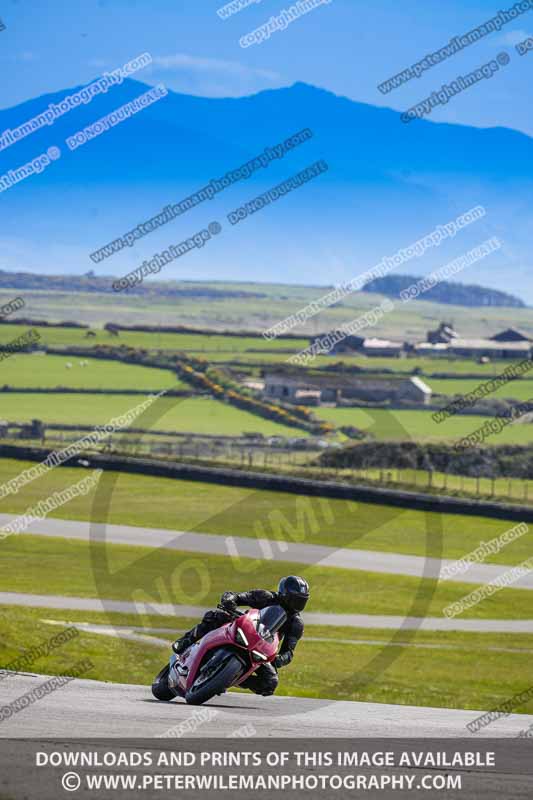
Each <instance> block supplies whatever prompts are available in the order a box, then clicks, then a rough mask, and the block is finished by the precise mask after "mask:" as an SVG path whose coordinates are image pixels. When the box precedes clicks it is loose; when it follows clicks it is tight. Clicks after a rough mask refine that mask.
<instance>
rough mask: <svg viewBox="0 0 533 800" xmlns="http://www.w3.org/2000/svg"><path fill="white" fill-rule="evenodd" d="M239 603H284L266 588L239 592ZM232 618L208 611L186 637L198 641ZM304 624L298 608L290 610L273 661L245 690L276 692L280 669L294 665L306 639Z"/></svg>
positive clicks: (256, 605) (253, 605) (247, 682)
mask: <svg viewBox="0 0 533 800" xmlns="http://www.w3.org/2000/svg"><path fill="white" fill-rule="evenodd" d="M235 603H236V604H237V605H238V606H249V607H250V608H266V607H267V606H275V605H282V603H281V602H280V599H279V595H278V593H277V592H269V591H267V590H266V589H251V590H250V591H249V592H236V593H235ZM227 621H228V616H227V614H225V613H224V612H223V611H220V610H219V609H216V610H214V611H207V612H206V613H205V614H204V617H203V619H202V621H201V622H199V623H198V625H196V626H195V627H194V628H193V629H192V630H191V631H189V632H188V633H187V634H185V635H186V636H189V637H191V638H192V639H194V640H195V641H197V640H198V639H200V638H201V637H202V636H205V635H206V633H209V631H213V630H215V629H216V628H220V626H221V625H225V624H226V623H227ZM303 632H304V624H303V620H302V618H301V616H300V614H299V613H298V612H297V611H287V620H286V622H285V623H284V624H283V625H282V627H281V628H280V630H279V631H278V634H279V637H280V639H281V646H280V649H279V652H278V655H277V656H276V658H275V660H274V662H273V663H272V664H262V665H261V666H260V667H258V668H257V669H256V671H255V672H254V673H253V674H252V675H250V677H249V678H247V679H246V680H245V681H244V682H243V683H241V684H240V685H241V686H242V687H243V689H250V690H251V691H252V692H255V693H256V694H261V695H264V696H265V697H266V696H268V695H271V694H274V692H275V691H276V689H277V686H278V681H279V678H278V672H277V669H276V668H279V667H285V666H287V664H290V662H291V661H292V657H293V655H294V649H295V647H296V645H297V644H298V641H299V640H300V639H301V638H302V634H303Z"/></svg>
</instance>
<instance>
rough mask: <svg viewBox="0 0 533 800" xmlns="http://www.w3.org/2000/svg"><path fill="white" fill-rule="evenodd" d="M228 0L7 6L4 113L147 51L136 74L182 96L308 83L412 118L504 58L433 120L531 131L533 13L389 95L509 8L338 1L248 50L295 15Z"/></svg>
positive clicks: (268, 0) (426, 1)
mask: <svg viewBox="0 0 533 800" xmlns="http://www.w3.org/2000/svg"><path fill="white" fill-rule="evenodd" d="M221 5H223V2H222V0H83V2H77V3H76V2H71V0H69V1H68V2H67V0H7V1H6V2H4V3H3V4H2V6H1V9H0V18H1V19H2V21H3V23H4V24H5V26H6V30H4V31H2V32H0V66H1V68H2V73H3V75H4V76H6V75H7V76H8V77H9V80H8V81H6V80H4V81H3V87H2V93H1V101H0V107H1V108H8V107H11V106H13V105H16V104H18V103H20V102H22V101H24V100H28V99H30V98H35V97H38V96H40V95H42V94H45V93H47V92H51V91H58V90H62V89H66V88H68V87H71V86H75V85H79V84H81V83H87V82H89V81H90V80H92V79H93V78H95V77H96V76H97V75H98V74H100V73H101V72H102V71H104V70H106V69H107V70H109V69H113V68H116V67H119V66H120V65H122V64H123V63H125V62H127V61H129V60H130V59H132V58H133V57H134V56H136V55H137V54H139V53H141V52H144V51H148V52H150V53H151V54H152V56H153V57H154V66H152V67H150V68H147V69H145V70H144V71H143V72H142V73H138V74H137V75H136V77H137V79H139V80H144V81H146V82H147V83H150V84H156V83H158V82H160V81H163V82H164V83H165V84H166V85H167V86H168V87H169V88H172V89H174V90H175V91H179V92H183V93H188V94H196V95H203V96H208V97H236V96H241V95H246V94H251V93H254V92H257V91H260V90H262V89H266V88H274V87H279V86H286V85H290V84H292V83H294V82H296V81H304V82H306V83H310V84H313V85H315V86H319V87H322V88H325V89H328V90H330V91H332V92H335V93H336V94H340V95H345V96H347V97H349V98H350V99H352V100H357V101H361V102H365V103H370V104H373V105H379V106H389V107H392V108H395V109H398V110H402V111H403V110H405V109H406V108H408V107H410V106H411V105H413V104H414V103H417V102H419V101H420V100H422V99H424V98H425V97H427V96H428V95H429V94H431V92H432V91H434V90H438V89H440V87H441V85H442V84H443V83H444V82H449V81H451V80H453V79H454V78H455V77H456V76H457V75H458V74H464V73H465V72H468V71H470V70H473V69H475V68H477V67H478V66H480V65H481V64H484V63H486V62H487V61H489V60H491V59H493V58H495V57H496V55H497V54H498V53H501V52H502V51H505V52H508V53H509V54H510V55H511V63H510V64H509V66H507V67H506V68H505V69H504V70H501V71H500V72H498V74H496V75H495V76H494V77H493V78H492V79H491V80H490V81H483V82H481V83H480V84H479V85H478V86H476V87H475V88H474V89H471V90H469V91H468V92H464V93H463V95H461V96H458V97H455V98H453V101H452V102H450V103H449V104H448V105H447V106H445V107H439V108H437V109H435V110H434V111H433V113H432V115H431V118H432V120H435V121H449V122H454V123H460V124H465V125H475V126H481V127H490V126H505V127H510V128H515V129H517V130H521V131H524V132H526V133H528V134H529V135H533V119H532V114H531V110H530V109H531V105H530V102H529V100H528V98H529V97H530V93H529V87H530V82H531V71H532V69H533V51H532V52H531V53H529V54H528V55H525V56H523V57H519V56H518V55H517V54H516V51H515V50H514V44H515V43H516V42H517V41H520V40H522V39H525V38H526V37H527V36H529V35H533V12H531V11H529V12H527V13H525V14H524V15H522V16H521V17H519V18H518V19H516V20H515V21H513V22H511V23H509V24H508V25H506V26H505V27H504V28H502V30H501V31H500V32H499V33H493V34H491V35H489V36H488V37H486V38H485V39H483V40H481V41H480V42H478V43H477V44H474V45H473V46H471V47H469V48H468V49H466V50H463V51H462V52H460V53H459V54H457V55H456V56H454V57H453V58H450V59H448V60H447V61H446V62H444V63H441V64H439V65H437V66H434V67H433V68H432V69H431V70H429V71H427V72H426V73H425V74H424V75H423V76H422V77H421V78H420V79H415V80H412V81H411V82H410V83H408V84H407V85H405V86H402V87H400V88H398V89H397V90H395V91H394V92H392V93H391V94H389V95H386V96H384V95H382V94H380V92H379V91H378V90H377V88H376V87H377V84H378V83H381V82H382V81H384V80H385V79H387V78H389V77H390V76H391V75H394V74H395V73H397V72H399V71H400V70H402V69H403V68H405V67H407V66H409V65H410V64H412V63H413V62H415V61H418V60H419V59H421V58H423V56H424V55H425V54H426V53H427V52H430V51H433V50H436V49H438V48H439V47H442V46H444V45H446V44H447V43H448V41H449V39H450V38H451V37H453V36H455V35H459V34H462V33H465V32H466V31H468V30H470V29H472V28H473V27H475V26H477V25H480V24H481V23H483V22H484V21H486V20H488V19H489V18H490V17H491V16H493V15H495V14H496V13H497V12H498V11H499V10H500V9H501V8H509V7H510V6H511V5H512V2H509V0H508V2H500V0H498V1H497V2H492V0H483V2H480V1H477V0H462V2H459V1H458V0H447V2H446V3H443V2H442V0H402V1H401V2H398V0H372V2H371V3H368V2H364V1H363V0H332V2H331V3H329V4H327V5H322V6H320V7H319V8H317V9H315V10H313V11H311V12H310V13H308V14H307V15H305V16H304V17H302V18H300V19H298V20H296V21H295V22H294V23H292V24H291V25H289V27H288V28H287V29H286V30H284V31H279V32H276V33H275V34H273V35H272V36H271V38H270V39H269V40H268V41H266V42H263V43H261V44H259V45H255V46H252V47H248V48H246V49H243V48H241V47H240V46H239V39H240V37H241V36H243V35H244V34H246V33H249V32H250V31H252V30H254V29H255V28H257V27H258V26H260V25H261V24H263V23H265V22H267V21H268V19H269V18H270V17H271V15H272V14H276V15H277V14H279V13H280V12H281V10H282V9H284V8H289V7H290V0H289V1H288V2H283V0H259V2H257V3H256V4H254V5H251V6H249V7H248V8H245V9H243V10H242V11H241V12H240V13H238V14H235V15H234V16H233V17H231V18H230V19H228V20H221V19H220V18H219V17H218V16H217V14H216V10H217V9H218V8H220V6H221Z"/></svg>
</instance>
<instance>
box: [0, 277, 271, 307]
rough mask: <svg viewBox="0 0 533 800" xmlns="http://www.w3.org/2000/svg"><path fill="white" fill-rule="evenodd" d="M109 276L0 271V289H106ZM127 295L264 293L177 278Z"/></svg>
mask: <svg viewBox="0 0 533 800" xmlns="http://www.w3.org/2000/svg"><path fill="white" fill-rule="evenodd" d="M114 280H115V278H114V277H113V276H106V275H103V276H101V277H100V276H99V275H94V274H93V273H92V272H88V273H87V274H85V275H36V274H35V273H33V272H5V271H3V270H0V289H19V290H21V291H22V290H24V289H26V290H28V291H29V290H34V291H47V292H54V291H55V292H104V293H105V292H109V293H112V294H115V291H114V289H113V281H114ZM127 292H128V294H135V295H156V296H160V297H205V298H207V299H210V300H217V299H231V298H237V299H246V298H256V299H257V298H259V299H261V298H264V297H266V294H265V293H264V292H246V291H242V290H241V289H228V288H225V287H224V288H217V287H215V286H213V285H212V284H209V283H207V282H206V283H199V284H191V285H190V286H187V285H184V283H183V282H182V283H178V282H177V281H168V282H165V281H157V282H154V281H150V283H149V284H147V285H146V286H142V285H141V286H135V287H134V288H133V289H128V290H127Z"/></svg>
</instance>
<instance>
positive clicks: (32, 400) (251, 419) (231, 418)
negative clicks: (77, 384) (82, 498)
mask: <svg viewBox="0 0 533 800" xmlns="http://www.w3.org/2000/svg"><path fill="white" fill-rule="evenodd" d="M141 399H142V398H140V397H135V396H131V395H120V394H117V395H105V394H83V395H76V394H54V393H50V394H22V393H18V392H9V393H8V394H5V395H3V396H2V406H1V409H2V410H1V414H2V418H3V419H5V420H8V421H10V422H28V421H29V420H32V419H40V420H42V421H43V422H44V423H47V422H48V423H55V424H66V425H103V424H105V423H106V422H109V421H110V420H111V419H112V418H114V417H117V416H120V415H121V414H124V413H125V412H126V411H130V410H131V409H133V408H135V407H136V406H137V405H138V404H139V402H141ZM150 418H151V419H152V420H153V422H152V423H151V425H150V427H151V428H154V429H157V430H166V431H171V432H175V433H177V432H191V433H201V434H210V435H213V436H239V435H241V434H242V433H245V432H252V431H255V432H258V433H262V434H264V435H265V436H290V437H298V436H307V435H308V434H307V433H306V431H302V430H300V429H299V428H290V427H288V426H286V425H280V424H279V423H277V422H272V421H271V420H268V419H263V418H262V417H258V416H255V415H254V414H250V413H249V412H248V411H243V410H241V409H239V408H234V407H233V406H230V405H227V404H226V403H223V402H221V401H219V400H213V399H211V398H209V397H192V398H179V397H176V398H173V397H162V398H161V399H160V400H158V402H157V406H156V405H155V404H154V407H153V411H152V412H151V417H150ZM139 419H140V418H139ZM145 426H146V423H144V424H142V423H141V422H139V423H137V424H136V422H135V421H134V422H133V424H132V427H145Z"/></svg>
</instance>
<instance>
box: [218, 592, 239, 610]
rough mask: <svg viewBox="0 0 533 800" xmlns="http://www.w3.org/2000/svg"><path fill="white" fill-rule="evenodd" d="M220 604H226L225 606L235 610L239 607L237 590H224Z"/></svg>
mask: <svg viewBox="0 0 533 800" xmlns="http://www.w3.org/2000/svg"><path fill="white" fill-rule="evenodd" d="M220 605H222V606H224V608H227V609H228V610H229V609H233V610H235V609H236V608H237V595H236V594H235V592H224V594H223V595H222V597H221V598H220Z"/></svg>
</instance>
